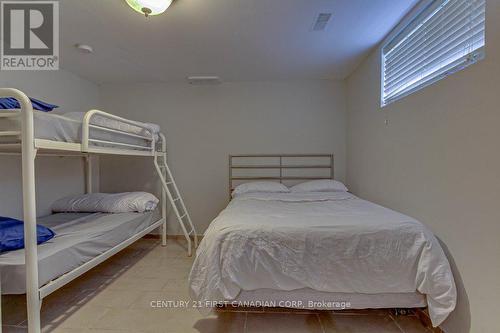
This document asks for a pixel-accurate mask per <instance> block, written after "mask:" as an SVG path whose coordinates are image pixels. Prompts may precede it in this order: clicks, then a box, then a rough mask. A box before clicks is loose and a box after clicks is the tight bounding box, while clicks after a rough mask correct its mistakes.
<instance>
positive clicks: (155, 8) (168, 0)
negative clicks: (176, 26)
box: [125, 0, 172, 17]
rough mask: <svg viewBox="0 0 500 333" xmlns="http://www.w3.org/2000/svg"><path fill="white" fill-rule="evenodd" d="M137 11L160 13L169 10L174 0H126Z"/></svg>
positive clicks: (152, 13)
mask: <svg viewBox="0 0 500 333" xmlns="http://www.w3.org/2000/svg"><path fill="white" fill-rule="evenodd" d="M125 1H127V4H128V5H129V6H130V7H132V8H133V9H134V10H135V11H136V12H139V13H142V14H144V15H145V16H146V17H148V16H149V15H159V14H161V13H163V12H164V11H166V10H167V8H168V7H169V6H170V4H172V0H125Z"/></svg>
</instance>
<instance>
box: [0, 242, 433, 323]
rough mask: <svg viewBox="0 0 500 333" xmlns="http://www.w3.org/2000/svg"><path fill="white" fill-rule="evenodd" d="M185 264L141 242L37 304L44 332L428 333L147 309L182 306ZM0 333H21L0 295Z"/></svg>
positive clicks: (311, 316) (297, 316)
mask: <svg viewBox="0 0 500 333" xmlns="http://www.w3.org/2000/svg"><path fill="white" fill-rule="evenodd" d="M192 261H193V258H188V257H187V256H186V252H185V250H184V248H183V244H181V243H178V242H177V241H175V240H169V244H168V245H167V246H166V247H162V246H160V244H159V241H158V240H156V239H142V240H140V241H138V242H137V243H135V244H134V245H133V246H131V247H129V248H127V249H125V250H124V251H122V252H121V253H119V254H117V255H116V256H114V257H113V258H111V259H110V260H108V261H106V262H105V263H103V264H101V265H99V266H98V267H96V268H94V269H93V270H92V271H90V272H88V273H87V274H85V275H83V276H81V277H80V278H78V279H77V280H75V281H73V282H72V283H70V284H68V285H67V286H65V287H64V288H63V289H60V290H58V291H57V292H55V293H54V294H52V295H51V296H49V297H48V298H46V299H45V300H44V302H43V307H42V326H43V331H44V332H75V333H79V332H94V333H97V332H109V333H112V332H165V333H190V332H201V333H212V332H213V333H216V332H217V333H224V332H238V333H244V332H248V333H253V332H258V333H265V332H272V333H279V332H286V333H294V332H321V333H327V332H328V333H384V332H387V333H420V332H422V333H429V332H430V331H429V330H427V329H426V328H424V327H423V326H422V325H421V323H420V322H419V321H418V319H417V318H416V317H414V316H398V317H393V316H392V315H391V314H390V313H389V312H388V311H385V310H371V311H370V310H364V311H344V312H331V311H294V312H291V311H290V310H288V309H246V310H243V309H240V310H232V309H226V310H220V311H217V313H216V314H213V315H210V316H207V317H204V316H202V315H201V314H200V313H199V312H198V311H197V310H195V309H186V308H153V307H151V302H152V301H168V300H173V301H180V300H182V301H188V300H189V297H188V292H187V276H188V273H189V269H190V267H191V264H192ZM2 305H3V306H2V308H3V322H2V323H3V324H4V326H3V332H26V330H27V329H26V324H27V323H26V310H25V301H24V296H4V297H3V299H2Z"/></svg>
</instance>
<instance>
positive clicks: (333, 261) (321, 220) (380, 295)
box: [189, 155, 456, 326]
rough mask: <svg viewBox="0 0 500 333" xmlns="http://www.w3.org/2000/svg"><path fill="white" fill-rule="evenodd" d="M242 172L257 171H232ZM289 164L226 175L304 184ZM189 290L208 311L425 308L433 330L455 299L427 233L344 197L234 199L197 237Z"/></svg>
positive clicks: (379, 209)
mask: <svg viewBox="0 0 500 333" xmlns="http://www.w3.org/2000/svg"><path fill="white" fill-rule="evenodd" d="M245 156H246V155H245ZM245 158H246V157H245ZM231 164H233V163H231ZM278 165H281V166H283V158H282V157H280V158H279V164H278ZM332 165H333V162H332ZM240 166H241V164H240ZM250 166H251V169H252V170H255V169H258V166H256V164H247V165H243V167H242V168H238V167H237V168H236V169H246V168H247V167H250ZM263 166H264V167H265V169H266V170H269V169H271V168H270V167H271V165H269V164H267V165H263ZM289 166H290V165H287V166H286V167H284V168H282V167H278V168H276V169H278V170H279V174H277V175H275V176H271V175H266V176H255V175H253V176H247V177H245V176H241V175H238V176H230V177H231V178H236V179H238V180H242V179H244V180H246V181H248V180H254V179H273V178H274V179H277V180H278V181H283V180H297V179H298V178H299V177H304V178H307V179H309V178H313V177H306V176H287V175H286V171H287V169H288V167H289ZM315 167H317V165H315ZM249 169H250V168H249ZM291 169H307V167H306V166H304V165H301V166H300V168H299V166H298V165H295V168H291ZM232 181H233V179H230V184H232ZM189 285H190V294H191V297H192V298H193V300H195V301H197V302H199V304H200V305H202V306H203V305H205V306H207V307H208V308H210V306H212V305H213V304H214V303H217V302H223V303H224V304H227V302H229V304H236V305H241V304H243V305H247V306H248V305H252V304H257V305H259V304H263V305H264V306H266V305H267V306H284V307H298V308H315V309H336V308H337V309H338V308H339V307H342V306H345V304H346V302H349V308H354V309H361V308H393V307H396V308H414V307H425V306H427V307H428V309H429V314H430V317H431V320H432V322H433V325H435V326H437V325H439V324H440V323H441V322H443V321H444V320H445V319H446V317H447V316H448V315H449V313H450V312H451V311H453V309H454V307H455V303H456V288H455V284H454V280H453V275H452V272H451V269H450V265H449V263H448V260H447V258H446V256H445V255H444V253H443V250H442V249H441V247H440V245H439V243H438V241H437V240H436V238H435V237H434V235H433V234H432V232H430V231H429V230H428V229H427V228H426V227H425V226H424V225H423V224H421V223H420V222H418V221H416V220H414V219H412V218H410V217H408V216H405V215H403V214H400V213H397V212H395V211H392V210H390V209H387V208H384V207H382V206H379V205H376V204H374V203H371V202H368V201H365V200H362V199H360V198H358V197H356V196H354V195H353V194H351V193H348V192H333V193H322V192H318V193H314V192H313V193H247V194H242V195H238V196H236V197H235V198H234V199H233V200H232V201H231V202H230V203H229V205H228V206H227V208H226V209H224V210H223V211H222V212H221V213H220V214H219V216H218V217H217V218H216V219H215V220H214V221H213V222H212V223H211V224H210V226H209V228H208V229H207V231H206V232H205V234H204V238H203V241H202V242H201V243H200V246H199V249H198V251H197V256H196V259H195V262H194V265H193V268H192V270H191V274H190V277H189ZM286 300H288V301H289V302H287V303H281V304H280V303H279V301H286ZM252 301H253V302H254V303H252ZM293 301H295V303H294V302H293ZM309 301H315V302H313V303H309ZM329 301H330V303H328V302H329ZM277 302H278V303H277Z"/></svg>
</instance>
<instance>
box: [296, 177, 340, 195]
mask: <svg viewBox="0 0 500 333" xmlns="http://www.w3.org/2000/svg"><path fill="white" fill-rule="evenodd" d="M290 191H292V192H296V193H297V192H347V191H348V189H347V187H345V185H344V184H342V183H341V182H339V181H337V180H333V179H318V180H311V181H308V182H305V183H300V184H297V185H295V186H292V187H291V188H290Z"/></svg>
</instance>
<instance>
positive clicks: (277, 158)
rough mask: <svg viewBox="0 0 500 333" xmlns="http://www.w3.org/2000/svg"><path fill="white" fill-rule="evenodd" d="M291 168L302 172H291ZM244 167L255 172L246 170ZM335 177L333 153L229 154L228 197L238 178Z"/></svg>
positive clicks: (290, 178)
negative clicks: (292, 173) (293, 173)
mask: <svg viewBox="0 0 500 333" xmlns="http://www.w3.org/2000/svg"><path fill="white" fill-rule="evenodd" d="M264 161H265V162H264ZM291 170H297V171H298V170H300V171H302V172H301V174H295V175H290V174H289V172H290V171H291ZM321 170H322V171H323V172H321ZM245 171H247V172H248V171H252V172H251V174H245ZM325 171H326V172H325ZM236 173H238V174H236ZM333 177H334V159H333V154H246V155H229V197H231V193H232V191H233V190H234V184H235V182H238V181H239V182H242V181H254V180H271V181H278V182H280V183H283V182H284V181H301V180H313V179H333Z"/></svg>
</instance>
